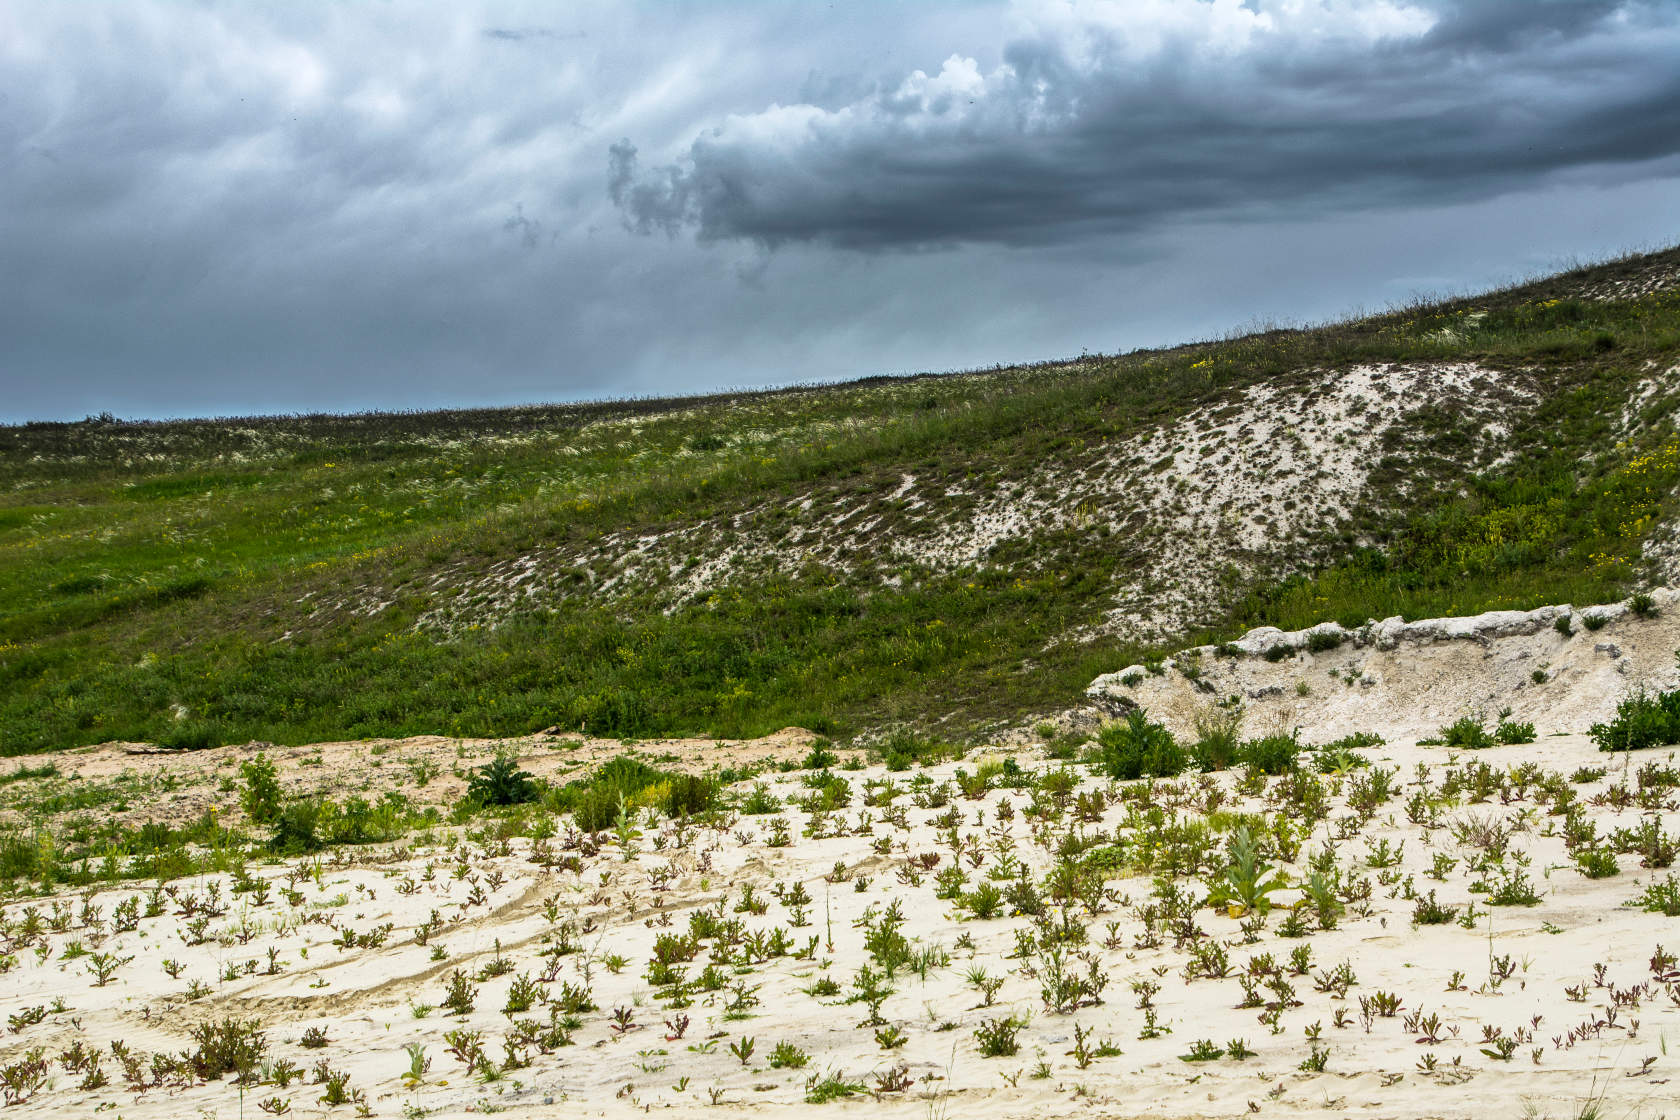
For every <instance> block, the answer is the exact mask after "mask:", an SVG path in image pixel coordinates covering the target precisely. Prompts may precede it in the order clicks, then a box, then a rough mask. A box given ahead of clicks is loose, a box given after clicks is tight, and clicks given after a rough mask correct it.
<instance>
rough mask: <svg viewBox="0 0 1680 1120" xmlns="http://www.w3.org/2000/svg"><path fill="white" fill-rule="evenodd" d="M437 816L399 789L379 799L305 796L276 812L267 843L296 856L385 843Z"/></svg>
mask: <svg viewBox="0 0 1680 1120" xmlns="http://www.w3.org/2000/svg"><path fill="white" fill-rule="evenodd" d="M436 820H437V812H436V810H435V809H428V810H426V811H424V812H417V811H415V810H414V809H413V808H412V807H411V806H410V805H409V803H408V799H407V798H405V797H403V796H402V795H401V794H400V793H387V794H385V795H384V796H383V797H382V798H380V799H379V800H378V801H376V802H370V801H367V800H366V799H364V798H360V797H351V798H346V799H345V800H344V801H343V802H342V803H339V802H336V801H333V800H331V799H330V798H324V797H323V798H314V797H303V798H298V799H296V800H294V801H290V802H288V803H287V804H286V805H285V806H283V807H282V808H281V810H280V812H279V813H278V814H277V815H276V816H275V818H274V820H273V822H272V829H271V831H270V834H269V841H268V846H269V848H270V849H271V850H272V851H274V852H275V853H277V854H279V855H284V856H295V855H306V854H308V853H310V852H317V851H320V850H321V849H322V848H325V847H327V846H329V845H333V844H382V843H386V842H388V841H391V840H395V839H397V838H398V837H400V836H403V835H404V834H406V833H407V832H409V831H410V830H411V829H413V828H415V827H416V826H419V825H424V824H430V823H434V822H435V821H436Z"/></svg>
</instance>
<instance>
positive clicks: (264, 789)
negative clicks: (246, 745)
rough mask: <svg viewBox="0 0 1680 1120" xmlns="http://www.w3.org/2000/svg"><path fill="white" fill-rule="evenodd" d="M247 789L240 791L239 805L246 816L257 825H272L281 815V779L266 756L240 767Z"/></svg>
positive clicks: (260, 754)
mask: <svg viewBox="0 0 1680 1120" xmlns="http://www.w3.org/2000/svg"><path fill="white" fill-rule="evenodd" d="M239 776H240V777H242V778H244V779H245V788H244V789H242V790H240V791H239V804H240V806H241V807H242V808H243V809H244V810H245V815H246V816H248V817H250V818H251V820H253V821H255V822H256V823H257V824H272V823H274V819H275V818H276V817H278V816H279V815H280V779H279V776H278V771H277V769H276V767H275V765H274V763H273V762H271V761H269V757H268V755H266V754H263V753H261V752H258V754H257V757H256V758H254V759H252V760H251V761H249V762H246V763H244V764H242V765H241V766H240V767H239Z"/></svg>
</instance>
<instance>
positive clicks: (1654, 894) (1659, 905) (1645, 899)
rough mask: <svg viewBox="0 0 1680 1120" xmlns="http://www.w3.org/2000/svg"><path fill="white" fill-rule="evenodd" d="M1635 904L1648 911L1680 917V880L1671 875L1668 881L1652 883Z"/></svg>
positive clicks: (1635, 900)
mask: <svg viewBox="0 0 1680 1120" xmlns="http://www.w3.org/2000/svg"><path fill="white" fill-rule="evenodd" d="M1633 904H1634V905H1635V906H1638V907H1639V908H1640V909H1641V910H1644V911H1646V912H1647V913H1651V914H1663V915H1666V916H1667V917H1670V918H1680V881H1677V880H1676V879H1675V878H1674V876H1672V875H1670V876H1669V877H1668V879H1667V881H1666V882H1662V883H1652V884H1651V885H1650V886H1649V887H1647V888H1645V893H1644V894H1642V895H1640V896H1639V897H1638V898H1636V899H1634V900H1633Z"/></svg>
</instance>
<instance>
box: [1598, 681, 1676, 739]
mask: <svg viewBox="0 0 1680 1120" xmlns="http://www.w3.org/2000/svg"><path fill="white" fill-rule="evenodd" d="M1591 733H1592V738H1593V742H1595V743H1597V744H1598V749H1599V750H1601V751H1634V750H1642V749H1644V748H1647V747H1672V746H1675V745H1676V744H1680V689H1677V690H1674V691H1672V692H1656V693H1653V692H1649V691H1646V690H1644V689H1640V690H1638V691H1636V692H1634V693H1633V694H1632V695H1630V696H1628V697H1626V698H1625V699H1623V700H1622V701H1621V703H1619V704H1617V705H1616V718H1615V719H1613V720H1611V721H1610V722H1609V723H1595V724H1593V725H1592V728H1591Z"/></svg>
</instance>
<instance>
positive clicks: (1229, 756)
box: [1190, 704, 1243, 771]
mask: <svg viewBox="0 0 1680 1120" xmlns="http://www.w3.org/2000/svg"><path fill="white" fill-rule="evenodd" d="M1242 718H1243V710H1242V708H1241V707H1240V706H1237V705H1231V706H1225V705H1218V704H1215V705H1210V706H1208V707H1207V708H1206V709H1204V710H1202V711H1200V712H1198V713H1196V743H1195V745H1194V746H1193V747H1191V748H1190V757H1191V758H1192V759H1194V760H1195V762H1196V765H1197V766H1199V767H1200V768H1201V769H1202V770H1204V771H1206V770H1228V769H1230V766H1231V764H1232V763H1233V762H1235V761H1236V759H1237V753H1238V751H1239V749H1240V748H1241V740H1240V739H1239V738H1238V734H1239V733H1240V732H1241V730H1242Z"/></svg>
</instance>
